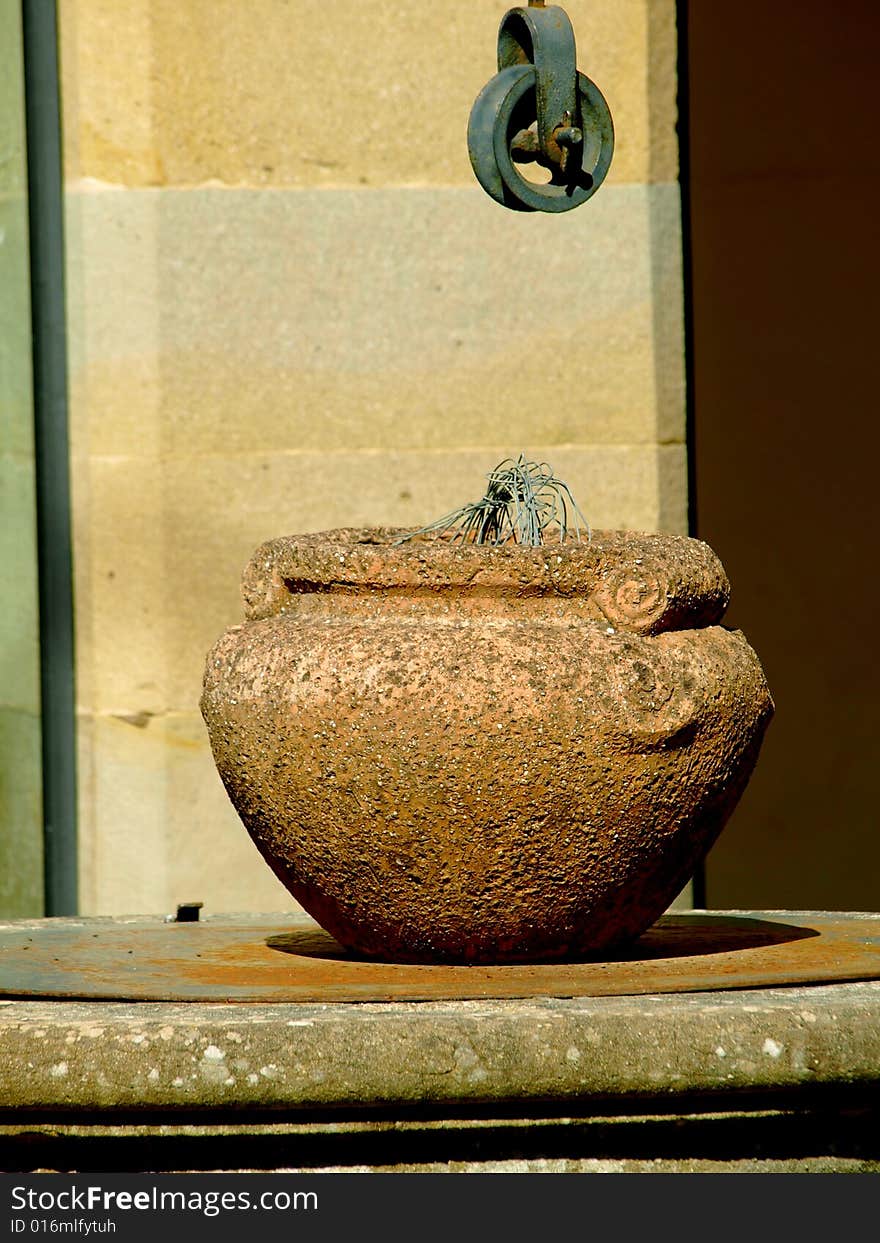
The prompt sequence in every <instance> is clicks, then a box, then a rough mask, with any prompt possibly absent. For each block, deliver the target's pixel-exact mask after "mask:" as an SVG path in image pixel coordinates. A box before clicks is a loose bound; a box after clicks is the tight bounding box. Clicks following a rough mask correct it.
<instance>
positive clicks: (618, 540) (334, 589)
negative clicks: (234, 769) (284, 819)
mask: <svg viewBox="0 0 880 1243" xmlns="http://www.w3.org/2000/svg"><path fill="white" fill-rule="evenodd" d="M410 536H411V531H410V529H409V528H398V527H341V528H337V529H335V530H329V531H317V532H311V533H307V534H302V535H291V536H285V537H281V538H278V539H273V540H269V541H267V542H266V543H265V544H262V545H260V547H259V548H258V549H257V550H256V552H255V553H254V555H253V557H252V558H251V561H250V563H249V564H248V566H247V568H246V570H245V572H244V576H243V579H242V593H243V596H244V603H245V615H246V617H247V618H248V619H250V620H254V619H258V618H261V617H269V616H272V615H275V614H278V613H289V612H293V611H295V608H296V603H297V600H300V601H304V598H305V597H315V596H319V595H320V596H326V595H328V594H330V595H336V596H340V597H342V596H348V597H351V596H358V597H368V598H372V599H373V600H376V601H378V600H380V599H384V600H386V601H390V599H391V598H392V597H398V598H404V599H406V600H410V601H412V600H416V599H418V598H419V597H422V598H429V599H430V598H435V599H436V598H437V597H438V596H442V597H443V598H445V599H446V600H448V601H450V602H452V605H453V607H454V606H455V603H456V602H458V603H460V604H461V605H462V606H464V605H465V604H466V603H467V602H468V601H471V602H473V603H476V601H477V600H487V601H488V600H491V599H493V598H494V599H499V600H503V601H506V602H508V603H510V604H511V605H512V604H513V603H514V602H516V601H522V600H526V599H531V600H533V601H534V600H540V599H544V600H546V601H548V602H550V601H554V600H555V601H557V602H558V603H559V604H562V602H564V601H566V600H568V601H572V602H580V604H581V605H584V604H586V603H587V602H589V603H590V605H591V607H592V606H595V610H597V611H598V615H599V616H601V617H602V618H605V619H607V620H608V621H609V622H610V623H611V624H612V625H621V626H622V627H623V628H625V629H633V630H638V631H641V632H643V633H656V632H657V631H659V630H671V629H692V628H695V627H698V626H707V625H714V624H716V623H717V622H718V621H720V619H721V617H722V616H723V614H724V610H725V609H726V607H727V602H728V599H729V594H730V585H729V583H728V580H727V576H726V574H725V573H724V568H723V566H722V565H721V562H720V561H719V560H718V558H717V557H716V555H715V553H714V552H713V551H712V549H711V548H709V546H708V545H707V544H704V543H702V541H700V540H695V539H691V538H689V537H688V536H684V535H672V534H665V533H647V532H637V531H594V532H593V533H592V537H591V538H589V539H588V538H582V539H581V540H580V541H578V540H576V539H571V538H569V539H567V540H566V541H565V542H561V541H551V542H549V543H546V544H543V545H540V546H538V547H529V546H525V545H522V544H514V543H506V544H501V545H495V544H474V543H465V542H462V540H461V539H458V538H454V537H453V536H451V535H450V534H449V533H443V534H441V535H438V534H436V533H420V534H418V535H415V536H411V538H410Z"/></svg>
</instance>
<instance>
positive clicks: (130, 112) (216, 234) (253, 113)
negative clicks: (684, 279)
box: [60, 0, 686, 913]
mask: <svg viewBox="0 0 880 1243" xmlns="http://www.w3.org/2000/svg"><path fill="white" fill-rule="evenodd" d="M505 7H506V6H505V5H504V4H501V3H495V2H494V0H472V2H471V3H469V4H467V5H462V4H456V3H452V2H451V0H438V2H437V3H435V4H432V5H430V6H428V5H425V4H423V3H417V2H416V0H402V2H401V3H399V4H396V5H394V6H393V7H392V8H388V7H387V6H386V7H384V8H383V7H382V6H379V5H364V4H362V3H355V2H354V0H338V2H334V3H331V4H325V5H314V4H305V3H298V2H286V0H253V2H252V3H249V4H246V5H245V4H241V3H239V2H238V0H210V2H209V0H190V2H189V3H187V4H185V5H182V4H180V3H179V2H178V0H124V3H120V0H65V3H64V4H62V5H61V6H60V18H61V51H62V63H63V121H64V133H65V162H66V169H65V174H66V193H67V264H68V271H67V280H68V301H69V307H68V314H69V331H70V350H71V355H70V383H71V451H72V469H73V488H74V538H75V575H76V579H75V585H76V633H77V679H78V713H79V714H78V722H79V787H80V809H79V813H80V850H81V890H82V905H83V910H84V911H86V912H97V913H116V912H125V911H138V912H150V911H163V910H166V909H170V908H171V907H172V905H173V904H174V903H175V902H176V901H182V900H189V899H200V900H203V901H204V902H205V904H206V907H207V908H208V909H210V910H214V911H218V910H236V909H251V910H254V909H263V910H270V909H278V908H283V907H286V906H289V905H290V899H289V898H288V896H287V894H286V892H285V891H283V890H282V889H281V888H280V887H279V886H278V884H277V883H276V882H275V881H274V879H273V877H272V876H271V875H270V873H269V871H268V869H267V868H266V867H265V865H264V864H263V863H262V861H261V860H260V859H259V857H258V856H257V854H256V852H255V850H254V848H253V847H252V846H251V844H250V841H249V839H248V838H247V837H246V834H245V833H244V830H243V829H242V828H241V827H240V825H239V823H238V821H237V819H236V817H235V815H234V813H233V812H232V810H231V808H230V807H229V806H228V804H227V800H226V796H225V793H224V791H223V789H222V787H221V786H220V782H219V780H218V778H217V776H216V774H215V771H214V767H213V763H212V760H211V756H210V752H209V750H208V746H207V738H206V735H205V731H204V728H203V726H202V722H201V719H200V716H199V713H198V698H199V693H200V686H201V675H202V667H203V662H204V657H205V654H206V652H207V650H208V647H209V646H210V644H211V643H212V642H213V640H214V639H215V637H216V636H217V635H218V634H219V633H220V632H221V631H222V630H223V629H224V628H226V627H227V626H228V625H230V624H232V623H234V622H235V621H237V620H239V618H240V615H241V608H240V602H239V597H238V579H239V575H240V572H241V569H242V567H243V565H244V563H245V562H246V560H247V558H248V556H249V554H250V552H251V551H252V549H253V548H254V547H255V545H256V544H258V543H259V542H260V541H262V540H264V539H266V538H268V537H270V536H273V535H279V534H285V533H291V532H294V531H302V530H317V529H322V528H328V527H333V526H337V525H342V524H361V523H363V524H369V523H379V522H385V523H400V524H404V525H419V524H421V523H422V522H424V521H428V520H430V519H432V518H434V517H436V516H438V515H439V514H441V513H443V512H445V511H447V510H449V509H451V508H452V507H453V506H455V505H457V504H459V503H460V502H462V501H464V500H468V499H472V498H473V497H475V496H476V495H479V493H480V492H481V490H482V485H483V482H484V475H485V473H486V471H487V470H489V469H490V468H491V467H492V466H493V465H494V464H495V463H496V462H497V461H499V460H500V459H501V458H504V457H507V456H509V455H515V454H516V453H518V452H519V451H520V450H524V451H526V452H527V453H528V454H529V455H532V456H537V457H542V458H546V459H547V460H549V461H550V462H551V463H552V464H553V466H554V467H555V468H556V470H557V472H558V473H559V474H561V475H562V476H563V477H564V478H566V479H567V480H568V482H569V483H570V484H571V486H572V488H573V490H574V492H575V495H576V496H577V497H578V499H579V501H580V504H581V507H582V508H583V509H584V511H585V512H586V514H587V516H588V518H589V519H590V521H591V523H592V524H593V525H594V526H597V527H602V526H621V527H632V528H636V529H643V530H655V529H659V530H678V531H681V530H684V529H685V527H686V458H685V444H684V434H685V423H684V367H683V344H682V313H681V297H682V293H681V258H680V224H679V189H678V185H677V142H676V133H675V120H676V107H675V105H676V100H675V94H676V81H675V65H676V30H675V4H674V0H570V3H568V4H567V6H566V7H567V9H568V12H569V15H570V17H571V19H572V21H573V24H574V27H575V31H576V33H577V36H578V46H579V52H580V56H579V61H580V67H581V68H582V69H583V70H584V71H585V72H587V73H589V74H590V76H592V77H593V78H595V80H596V81H597V82H598V83H599V85H600V86H601V88H602V90H603V92H604V93H605V95H606V97H607V98H608V101H609V103H610V106H611V109H612V113H613V115H614V118H615V124H616V129H617V149H616V155H615V161H614V164H613V166H612V171H611V173H610V175H609V178H608V181H607V182H606V184H605V186H604V187H603V188H602V189H601V190H600V192H599V193H598V194H597V196H596V197H595V199H594V200H592V202H591V203H589V204H588V205H587V206H585V207H583V208H582V209H580V210H579V211H576V212H572V213H571V214H570V215H568V216H562V217H558V218H552V217H548V216H543V215H535V216H530V215H523V216H521V215H517V214H515V213H511V212H506V211H504V210H503V209H502V208H500V207H499V206H498V205H497V204H495V203H494V202H492V201H491V200H490V199H489V198H488V197H487V196H486V195H485V194H484V193H483V191H482V190H481V189H480V188H479V187H478V186H477V185H476V182H475V180H474V178H473V175H472V172H471V169H470V165H469V162H468V158H467V151H466V145H465V131H466V126H467V118H468V114H469V111H470V107H471V104H472V102H473V99H474V97H475V96H476V94H477V92H478V91H479V89H480V88H481V87H482V86H483V84H484V83H485V82H486V81H487V80H488V78H489V77H491V75H492V73H493V72H494V69H495V65H494V47H495V39H496V34H497V28H498V23H499V21H500V19H501V16H502V15H503V12H504V10H505Z"/></svg>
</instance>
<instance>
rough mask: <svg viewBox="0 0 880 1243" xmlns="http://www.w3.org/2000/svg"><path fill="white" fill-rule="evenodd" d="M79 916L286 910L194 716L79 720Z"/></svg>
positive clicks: (289, 905) (287, 902)
mask: <svg viewBox="0 0 880 1243" xmlns="http://www.w3.org/2000/svg"><path fill="white" fill-rule="evenodd" d="M80 752H81V759H80V770H81V771H85V772H86V773H87V774H89V778H90V781H89V786H90V788H88V789H87V790H83V791H82V794H83V797H82V798H81V811H80V870H81V891H82V892H81V906H82V909H83V911H85V912H87V913H89V914H104V915H107V914H129V915H130V914H140V913H143V912H147V913H152V914H163V913H167V912H171V911H173V910H174V909H175V905H176V903H178V902H186V901H201V902H204V904H205V908H206V913H207V912H210V913H213V914H217V913H218V912H220V911H228V910H237V909H248V910H267V911H269V910H290V909H295V908H296V903H295V902H293V900H292V899H291V898H290V896H289V895H288V894H287V892H286V890H285V889H283V888H282V886H281V885H280V884H279V883H278V882H277V881H276V880H275V878H274V877H273V875H272V873H271V872H270V871H269V869H268V868H267V867H266V865H265V863H264V862H263V861H262V859H261V858H260V857H259V855H258V854H257V852H256V850H255V849H254V847H253V846H252V844H251V842H250V839H249V838H248V836H247V834H246V833H245V831H244V829H243V828H242V826H241V824H240V822H239V820H238V817H237V816H236V814H235V812H234V811H233V810H232V807H231V805H230V803H229V800H228V799H227V797H226V793H225V791H224V789H223V787H222V785H221V784H220V780H219V778H218V777H217V774H216V771H215V769H214V765H213V760H212V759H211V753H210V748H209V745H208V740H207V735H206V733H205V729H204V725H203V724H202V722H201V719H200V718H198V717H197V716H191V717H187V716H175V715H170V716H162V715H155V716H151V715H150V714H149V713H119V714H116V715H109V714H108V715H98V716H95V717H91V716H89V717H85V718H81V719H80Z"/></svg>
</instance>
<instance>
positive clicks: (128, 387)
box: [68, 186, 684, 455]
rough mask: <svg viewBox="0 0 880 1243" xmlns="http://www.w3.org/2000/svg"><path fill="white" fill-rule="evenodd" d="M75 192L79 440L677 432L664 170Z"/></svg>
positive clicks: (173, 448) (671, 196)
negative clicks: (545, 189)
mask: <svg viewBox="0 0 880 1243" xmlns="http://www.w3.org/2000/svg"><path fill="white" fill-rule="evenodd" d="M498 210H499V209H498V208H497V205H496V204H494V203H492V202H491V200H489V199H488V198H487V197H486V196H484V195H483V194H482V193H481V192H480V191H479V190H432V191H427V190H412V189H409V190H383V191H375V192H373V193H366V192H364V191H356V190H354V191H332V192H331V191H290V192H276V193H269V192H265V191H263V192H256V191H247V190H242V191H234V192H233V191H221V190H205V191H190V192H185V193H184V192H170V191H161V192H159V191H139V192H120V193H106V194H92V195H81V194H78V195H73V196H71V199H70V205H69V209H68V250H69V253H70V256H71V257H70V291H69V313H70V320H71V336H72V345H71V392H72V402H73V411H72V441H73V445H74V450H75V451H80V452H91V453H97V454H112V455H118V454H125V455H128V454H132V453H136V454H157V453H161V454H181V453H203V452H219V453H228V452H230V451H253V450H261V451H263V450H265V451H277V450H285V451H286V450H288V449H309V450H315V451H320V450H325V451H326V450H338V449H346V450H349V449H359V448H373V447H383V448H389V449H437V448H449V447H454V446H476V445H481V444H493V443H498V442H507V443H509V444H511V445H516V444H517V443H519V442H523V441H533V442H534V441H540V442H541V443H543V444H571V443H581V444H584V443H589V444H594V443H599V442H613V443H619V444H628V443H634V442H635V443H644V442H650V441H654V440H657V439H661V440H669V439H678V440H680V439H682V438H683V432H684V391H683V366H682V326H681V325H682V309H681V274H680V242H679V203H678V190H677V187H675V186H655V187H636V186H628V187H617V188H609V189H608V190H607V191H606V193H605V195H604V196H603V198H602V199H598V198H597V200H596V203H595V205H594V206H592V207H591V208H590V211H589V213H587V211H584V212H582V213H572V214H571V215H570V216H567V217H562V218H559V219H549V220H548V219H547V218H544V217H540V218H539V217H535V216H532V217H526V216H517V215H514V214H512V213H508V214H506V215H504V216H503V217H502V218H501V223H502V224H503V226H504V227H503V228H499V218H498V216H497V214H496V213H497V212H498Z"/></svg>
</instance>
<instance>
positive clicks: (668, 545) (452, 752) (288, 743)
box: [201, 529, 773, 962]
mask: <svg viewBox="0 0 880 1243" xmlns="http://www.w3.org/2000/svg"><path fill="white" fill-rule="evenodd" d="M397 534H398V533H397V532H394V531H390V530H384V529H382V530H365V531H361V530H339V531H327V532H322V533H320V534H316V535H315V534H313V535H303V536H293V537H289V538H285V539H278V540H272V541H270V542H269V543H267V544H264V545H262V546H261V547H260V548H258V549H257V551H256V553H255V554H254V556H253V558H252V560H251V563H250V565H249V566H248V568H247V569H246V571H245V574H244V580H243V592H244V599H245V614H246V618H247V620H246V621H245V624H244V625H241V626H235V627H233V628H232V629H231V630H229V631H228V632H227V633H226V634H225V635H224V636H223V637H222V638H221V639H220V640H219V642H218V643H217V644H216V645H215V647H214V648H213V650H212V651H211V652H210V654H209V656H208V661H207V667H206V671H205V685H204V693H203V696H202V705H201V706H202V713H203V715H204V718H205V721H206V723H207V726H208V731H209V734H210V738H211V745H212V748H213V752H214V758H215V760H216V763H217V767H218V770H219V772H220V776H221V777H222V779H223V782H224V784H225V786H226V789H227V791H228V792H229V796H230V798H231V799H232V802H233V804H234V806H235V808H236V810H237V811H238V813H239V815H240V816H241V819H242V820H243V822H244V824H245V825H246V827H247V829H248V831H249V832H250V834H251V836H252V837H253V839H254V841H255V842H256V844H257V846H258V847H259V849H260V851H261V852H262V854H263V856H264V858H265V859H266V861H267V862H268V863H269V865H270V866H271V867H272V869H273V870H274V871H275V873H276V875H277V876H278V877H279V878H280V879H281V880H282V881H283V882H284V884H285V885H286V886H287V887H288V889H289V890H290V892H291V893H292V894H293V895H294V896H295V897H296V898H297V899H298V901H299V902H301V903H302V905H303V906H304V907H305V908H306V910H308V911H309V912H310V914H312V915H313V916H314V918H315V919H317V920H318V922H319V923H320V924H322V926H323V927H324V928H326V929H327V931H329V932H330V933H332V934H333V936H335V937H336V938H337V939H338V940H339V941H340V942H341V943H342V944H343V945H345V946H347V947H349V948H351V949H355V950H357V951H359V952H361V953H363V954H367V955H374V956H383V957H388V958H397V959H400V960H416V961H419V960H424V961H442V960H447V961H465V962H480V961H482V962H503V961H513V960H522V959H528V958H538V957H558V956H563V955H567V954H585V953H586V954H597V953H600V952H605V951H607V950H609V949H611V948H613V947H615V946H620V945H622V944H624V943H626V942H627V941H630V940H632V939H633V938H635V937H637V936H638V935H639V934H640V933H641V932H643V931H644V930H645V929H646V928H647V927H649V926H650V925H651V924H652V923H653V922H654V920H655V919H657V917H658V916H659V915H660V914H661V913H662V912H663V911H664V910H665V909H666V907H667V906H668V905H669V903H670V902H671V901H672V899H673V898H674V897H675V895H676V894H677V893H678V891H679V890H680V889H681V887H682V886H683V885H684V884H685V882H686V881H687V880H688V878H689V877H690V875H691V874H692V872H693V870H694V867H695V866H696V864H697V863H698V862H699V861H700V859H701V858H702V857H703V856H704V855H705V853H706V852H707V851H708V849H709V847H710V846H711V845H712V843H713V842H714V840H715V838H716V837H717V835H718V833H719V832H720V830H721V829H722V827H723V825H724V823H725V821H726V819H727V817H728V816H729V815H730V813H731V811H732V810H733V808H734V806H735V804H736V802H737V800H738V798H739V796H740V794H741V793H742V790H743V788H744V787H745V785H746V782H747V781H748V779H749V776H750V775H751V772H752V769H753V767H754V764H755V761H756V759H757V754H758V749H759V747H760V744H761V739H762V737H763V734H764V730H765V728H766V726H767V723H768V721H769V719H770V717H771V715H772V712H773V704H772V701H771V699H770V695H769V692H768V689H767V685H766V682H765V680H764V676H763V673H762V671H761V666H760V664H759V662H758V659H757V657H756V656H755V653H754V652H753V651H752V649H751V648H750V647H749V645H748V643H747V642H746V641H745V639H744V638H743V636H742V634H741V633H740V632H738V631H730V630H726V629H724V628H723V627H721V626H719V625H718V623H719V621H720V619H721V617H722V616H723V613H724V610H725V608H726V605H727V600H728V594H729V585H728V582H727V579H726V576H725V574H724V570H723V568H722V566H721V564H720V562H719V561H718V559H717V557H716V556H715V554H714V553H713V552H712V550H711V549H710V548H708V547H707V546H706V545H705V544H702V543H700V542H699V541H697V540H691V539H687V538H686V537H684V536H674V535H642V534H636V533H633V532H615V531H609V532H602V531H599V532H595V533H594V534H593V538H592V540H591V541H590V542H589V543H587V542H583V543H580V544H577V543H566V544H561V545H552V544H551V545H547V546H545V547H543V548H521V547H516V546H513V547H505V548H485V547H482V548H481V547H474V546H465V547H462V546H459V545H456V544H450V543H449V542H448V541H446V540H437V539H420V540H414V541H409V542H407V543H404V544H400V545H395V543H394V540H395V538H396V536H397Z"/></svg>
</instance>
